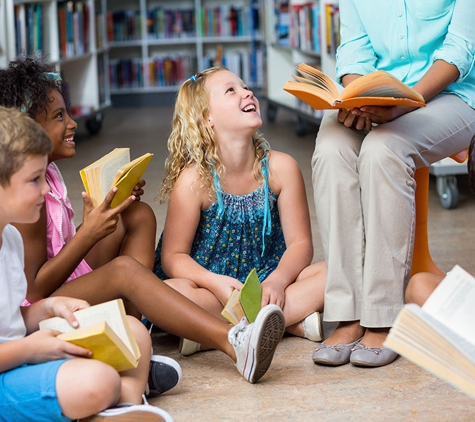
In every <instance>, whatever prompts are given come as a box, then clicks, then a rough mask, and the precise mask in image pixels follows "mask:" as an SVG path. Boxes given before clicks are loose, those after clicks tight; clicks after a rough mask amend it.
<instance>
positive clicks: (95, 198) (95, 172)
mask: <svg viewBox="0 0 475 422" xmlns="http://www.w3.org/2000/svg"><path fill="white" fill-rule="evenodd" d="M152 157H153V154H151V153H146V154H144V155H141V156H140V157H138V158H136V159H135V160H132V161H130V148H115V149H114V150H112V151H111V152H109V153H108V154H106V155H104V156H103V157H101V158H100V159H99V160H97V161H94V162H93V163H92V164H90V165H88V166H86V167H84V168H83V169H82V170H81V171H80V172H79V174H80V176H81V180H82V182H83V185H84V188H85V189H86V193H87V194H88V195H89V196H90V197H91V200H92V204H93V206H94V207H97V206H98V205H99V204H101V203H102V201H103V200H104V198H105V196H106V195H107V193H108V192H109V191H110V190H111V189H112V188H113V187H114V186H116V187H117V188H118V190H117V192H116V194H115V196H114V199H113V200H112V203H111V207H112V208H113V207H116V206H117V205H119V204H120V203H122V202H123V201H124V200H125V199H127V198H128V197H129V196H130V195H132V191H133V188H134V186H135V185H136V184H137V182H138V181H139V180H140V179H141V178H142V175H143V173H144V171H145V169H146V168H147V166H148V163H149V162H150V160H151V159H152Z"/></svg>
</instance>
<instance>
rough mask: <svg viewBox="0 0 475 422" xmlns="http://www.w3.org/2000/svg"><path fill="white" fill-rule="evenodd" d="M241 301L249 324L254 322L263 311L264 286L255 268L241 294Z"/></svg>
mask: <svg viewBox="0 0 475 422" xmlns="http://www.w3.org/2000/svg"><path fill="white" fill-rule="evenodd" d="M239 301H240V303H241V305H242V309H243V311H244V313H245V314H246V318H247V320H248V321H249V323H252V322H254V321H255V320H256V318H257V314H258V313H259V311H260V310H261V302H262V286H261V282H260V281H259V278H258V277H257V271H256V269H255V268H253V269H252V270H251V271H250V272H249V274H248V276H247V278H246V281H245V282H244V285H243V286H242V289H241V291H240V292H239ZM234 311H235V312H236V310H234Z"/></svg>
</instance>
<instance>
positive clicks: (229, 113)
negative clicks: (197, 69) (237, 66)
mask: <svg viewBox="0 0 475 422" xmlns="http://www.w3.org/2000/svg"><path fill="white" fill-rule="evenodd" d="M205 87H206V90H207V91H208V93H209V115H208V119H209V123H210V125H211V127H212V128H213V130H214V132H215V133H216V134H217V135H218V136H219V134H225V133H229V134H233V135H235V134H236V133H243V134H244V132H248V133H245V136H251V135H252V134H253V133H254V132H255V131H256V130H257V129H258V128H259V127H261V125H262V119H261V116H260V108H259V101H258V100H257V98H256V97H254V94H253V92H252V91H251V90H250V89H249V88H248V87H247V85H246V84H245V83H244V82H243V81H242V80H241V79H240V78H239V77H238V76H237V75H235V74H234V73H233V72H230V71H229V70H220V71H219V72H216V73H214V74H213V75H211V76H210V77H209V78H208V79H207V81H206V82H205Z"/></svg>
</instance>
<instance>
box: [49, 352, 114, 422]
mask: <svg viewBox="0 0 475 422" xmlns="http://www.w3.org/2000/svg"><path fill="white" fill-rule="evenodd" d="M120 386H121V383H120V376H119V374H118V372H117V371H116V370H115V369H114V368H112V366H109V365H107V364H105V363H102V362H99V361H97V360H93V359H91V360H89V359H71V360H68V361H67V362H65V363H63V364H62V365H61V367H60V368H59V370H58V374H57V377H56V389H57V394H58V401H59V404H60V406H61V409H62V412H63V414H64V415H65V416H66V417H68V418H71V419H81V418H85V417H87V416H90V415H93V414H95V413H98V412H100V411H102V410H104V409H107V408H108V407H110V406H113V405H115V404H116V403H117V402H118V400H119V397H120Z"/></svg>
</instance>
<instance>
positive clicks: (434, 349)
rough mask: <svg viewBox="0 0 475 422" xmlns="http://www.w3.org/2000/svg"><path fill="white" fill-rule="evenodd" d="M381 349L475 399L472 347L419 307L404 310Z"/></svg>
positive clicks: (409, 306)
mask: <svg viewBox="0 0 475 422" xmlns="http://www.w3.org/2000/svg"><path fill="white" fill-rule="evenodd" d="M384 346H385V347H389V348H391V349H392V350H394V351H395V352H397V353H399V354H400V355H402V356H404V357H405V358H407V359H409V360H411V361H412V362H414V363H416V364H417V365H420V366H421V367H422V368H424V369H426V370H428V371H429V372H432V373H433V374H434V375H436V376H438V377H440V378H442V379H444V380H445V381H447V382H448V383H450V384H452V385H453V386H454V387H456V388H459V389H461V390H462V391H464V392H465V393H467V394H469V395H471V396H472V397H474V398H475V346H474V345H472V344H470V343H468V342H467V341H466V340H465V339H464V338H462V337H460V336H459V335H457V334H456V333H454V332H453V331H452V330H450V329H448V328H447V327H446V326H444V324H441V323H440V322H438V321H437V320H435V319H434V318H433V317H431V316H430V315H429V314H427V313H426V312H425V311H424V310H423V309H421V308H420V307H419V306H417V305H415V304H408V305H405V306H404V308H403V309H402V311H401V312H400V313H399V315H398V317H397V318H396V321H395V323H394V325H393V327H392V328H391V330H390V332H389V335H388V336H387V338H386V341H385V342H384Z"/></svg>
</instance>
